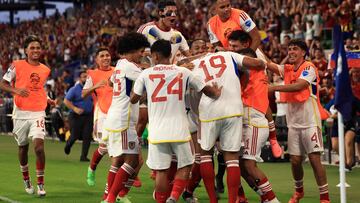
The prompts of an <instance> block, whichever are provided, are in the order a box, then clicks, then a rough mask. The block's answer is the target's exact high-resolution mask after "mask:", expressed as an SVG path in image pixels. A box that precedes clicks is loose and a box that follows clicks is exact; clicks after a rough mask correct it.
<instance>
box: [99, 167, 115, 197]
mask: <svg viewBox="0 0 360 203" xmlns="http://www.w3.org/2000/svg"><path fill="white" fill-rule="evenodd" d="M118 170H119V168H118V167H115V166H110V170H109V173H108V177H107V183H106V187H105V191H104V196H103V200H105V199H106V198H107V196H108V194H109V190H110V189H111V186H112V184H113V182H114V179H115V176H116V173H117V172H118Z"/></svg>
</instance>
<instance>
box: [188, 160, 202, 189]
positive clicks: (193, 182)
mask: <svg viewBox="0 0 360 203" xmlns="http://www.w3.org/2000/svg"><path fill="white" fill-rule="evenodd" d="M195 159H196V158H195ZM200 180H201V174H200V164H199V163H194V165H193V167H192V169H191V178H190V180H189V182H188V185H187V187H186V191H187V192H189V193H191V194H192V193H194V190H195V188H196V187H197V186H198V185H199V182H200Z"/></svg>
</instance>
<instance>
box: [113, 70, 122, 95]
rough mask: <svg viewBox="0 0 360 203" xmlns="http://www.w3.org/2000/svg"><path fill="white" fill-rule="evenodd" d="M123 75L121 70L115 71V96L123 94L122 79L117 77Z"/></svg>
mask: <svg viewBox="0 0 360 203" xmlns="http://www.w3.org/2000/svg"><path fill="white" fill-rule="evenodd" d="M120 73H121V71H120V70H115V71H114V73H113V74H114V84H113V89H114V90H113V94H114V96H120V93H121V82H120V79H119V78H118V77H117V76H119V75H120Z"/></svg>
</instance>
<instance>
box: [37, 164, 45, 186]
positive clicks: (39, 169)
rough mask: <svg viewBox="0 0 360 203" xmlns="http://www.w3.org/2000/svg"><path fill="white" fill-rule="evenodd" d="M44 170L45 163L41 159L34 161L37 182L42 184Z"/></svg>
mask: <svg viewBox="0 0 360 203" xmlns="http://www.w3.org/2000/svg"><path fill="white" fill-rule="evenodd" d="M44 170H45V163H44V162H41V161H36V177H37V184H44Z"/></svg>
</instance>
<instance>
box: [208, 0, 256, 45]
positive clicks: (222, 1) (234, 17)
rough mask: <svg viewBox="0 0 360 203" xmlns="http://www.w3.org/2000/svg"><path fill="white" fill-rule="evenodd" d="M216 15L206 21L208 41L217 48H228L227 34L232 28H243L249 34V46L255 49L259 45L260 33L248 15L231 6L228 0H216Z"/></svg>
mask: <svg viewBox="0 0 360 203" xmlns="http://www.w3.org/2000/svg"><path fill="white" fill-rule="evenodd" d="M216 13H217V15H215V16H213V17H211V18H210V19H209V21H208V34H209V38H210V42H211V43H212V44H213V45H214V46H215V48H216V49H218V50H223V49H228V48H229V42H228V36H229V35H230V33H231V32H232V31H234V30H244V31H245V32H248V33H249V35H250V36H251V45H250V48H252V49H253V50H256V49H257V48H258V47H259V45H260V41H261V39H260V34H259V31H258V29H257V27H256V25H255V23H254V22H253V21H252V20H251V18H250V17H249V15H248V14H247V13H246V12H244V11H242V10H239V9H235V8H231V4H230V0H217V1H216Z"/></svg>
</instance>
